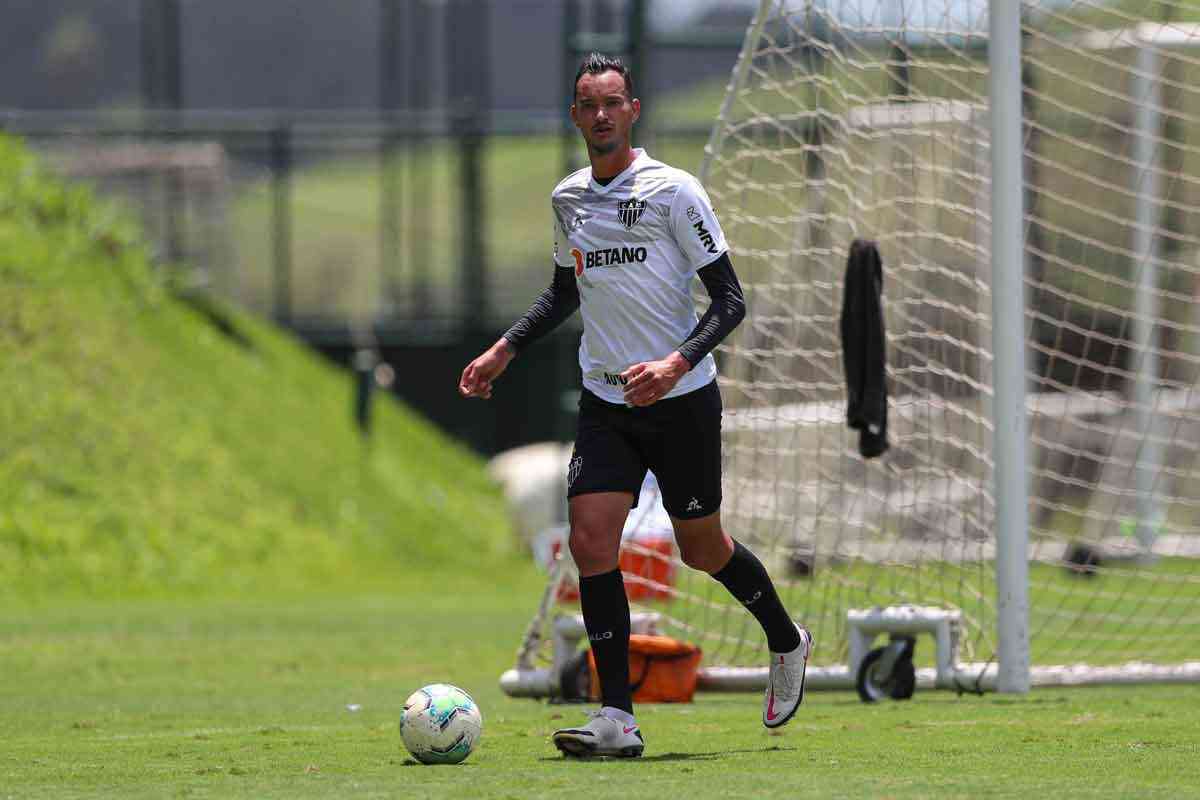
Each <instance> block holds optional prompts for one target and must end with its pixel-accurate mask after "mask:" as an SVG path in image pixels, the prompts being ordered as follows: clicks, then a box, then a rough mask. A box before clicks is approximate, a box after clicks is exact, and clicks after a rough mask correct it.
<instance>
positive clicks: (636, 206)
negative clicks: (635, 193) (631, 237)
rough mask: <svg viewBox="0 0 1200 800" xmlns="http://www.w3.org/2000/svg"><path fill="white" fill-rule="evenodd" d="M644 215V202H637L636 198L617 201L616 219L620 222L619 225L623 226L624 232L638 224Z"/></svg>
mask: <svg viewBox="0 0 1200 800" xmlns="http://www.w3.org/2000/svg"><path fill="white" fill-rule="evenodd" d="M644 213H646V201H645V200H638V199H637V198H636V197H631V198H629V199H628V200H618V201H617V219H619V220H621V224H622V225H624V226H625V230H629V229H630V228H632V227H633V226H634V225H637V224H638V220H639V219H641V218H642V214H644Z"/></svg>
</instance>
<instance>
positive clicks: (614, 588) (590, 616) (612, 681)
mask: <svg viewBox="0 0 1200 800" xmlns="http://www.w3.org/2000/svg"><path fill="white" fill-rule="evenodd" d="M579 605H580V606H581V608H582V609H583V624H584V626H585V627H586V628H587V632H588V639H590V640H591V643H592V655H594V656H595V657H596V672H597V673H599V675H600V698H601V700H600V702H601V704H602V705H606V706H612V707H613V708H619V709H621V710H622V711H625V712H627V713H629V714H632V713H633V697H632V696H631V695H630V692H629V598H627V597H626V596H625V580H624V579H623V578H622V577H621V570H619V569H614V570H613V571H612V572H605V573H604V574H602V575H591V576H588V577H586V578H580V579H579Z"/></svg>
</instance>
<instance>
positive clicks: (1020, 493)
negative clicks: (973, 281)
mask: <svg viewBox="0 0 1200 800" xmlns="http://www.w3.org/2000/svg"><path fill="white" fill-rule="evenodd" d="M988 18H989V25H990V29H989V30H990V38H989V43H988V62H989V71H988V96H989V109H990V128H991V150H992V164H991V167H992V189H991V195H992V197H991V201H992V202H991V207H992V241H991V245H992V259H991V261H992V354H993V361H992V365H993V366H992V369H993V381H992V385H993V387H994V393H995V402H994V403H993V409H994V417H993V426H994V431H993V434H994V435H993V442H994V452H993V459H994V464H995V466H994V474H993V481H994V492H995V501H996V600H997V603H996V612H997V617H998V620H997V628H998V632H997V637H998V643H997V656H998V661H999V669H998V672H997V686H996V688H997V689H998V690H999V691H1001V692H1028V691H1029V686H1030V677H1029V662H1030V657H1029V562H1028V547H1029V486H1028V470H1027V463H1028V462H1027V454H1026V427H1027V426H1026V420H1025V327H1026V326H1025V236H1024V208H1023V206H1024V199H1025V198H1024V195H1025V191H1024V185H1023V184H1024V179H1023V177H1022V175H1023V172H1022V165H1021V151H1022V141H1021V127H1022V125H1021V4H1020V3H1015V2H1010V0H992V2H991V3H989V9H988Z"/></svg>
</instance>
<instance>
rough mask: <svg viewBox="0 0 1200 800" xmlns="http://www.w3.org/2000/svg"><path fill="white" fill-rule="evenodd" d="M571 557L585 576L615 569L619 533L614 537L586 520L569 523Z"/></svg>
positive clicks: (609, 532)
mask: <svg viewBox="0 0 1200 800" xmlns="http://www.w3.org/2000/svg"><path fill="white" fill-rule="evenodd" d="M567 544H568V546H569V547H570V550H571V557H572V558H573V559H575V564H576V566H578V567H579V569H580V571H582V572H584V573H585V574H595V573H598V572H607V571H609V570H613V569H616V568H617V550H618V549H619V547H620V532H618V533H617V535H616V536H613V535H612V532H611V531H607V530H604V529H603V526H600V525H597V524H595V523H594V522H590V521H588V520H586V519H576V520H573V521H572V523H571V535H570V537H569V538H568V540H567Z"/></svg>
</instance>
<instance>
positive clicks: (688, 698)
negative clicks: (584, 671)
mask: <svg viewBox="0 0 1200 800" xmlns="http://www.w3.org/2000/svg"><path fill="white" fill-rule="evenodd" d="M700 656H701V651H700V648H699V647H697V646H696V645H694V644H691V643H689V642H681V641H679V640H678V639H672V638H671V637H670V636H647V635H645V634H640V633H635V634H632V635H631V636H630V637H629V688H630V689H631V690H632V691H633V700H634V702H636V703H690V702H692V695H694V694H695V693H696V678H697V675H698V673H699V669H700ZM587 659H588V670H589V671H590V672H591V682H590V686H589V691H588V695H589V696H590V698H591V699H592V700H599V699H600V676H599V674H598V673H597V672H596V658H595V656H594V655H592V651H591V649H590V648H589V649H588V651H587Z"/></svg>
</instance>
